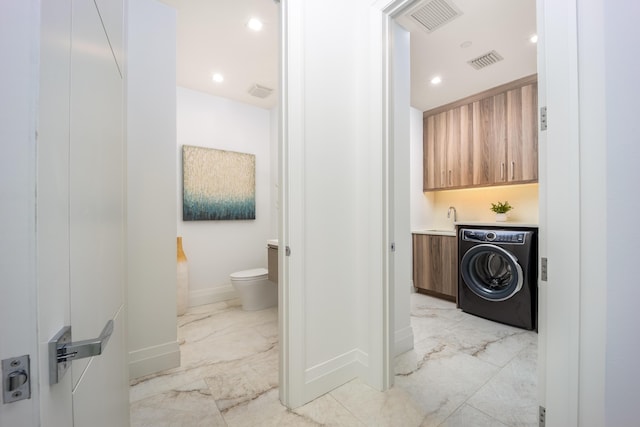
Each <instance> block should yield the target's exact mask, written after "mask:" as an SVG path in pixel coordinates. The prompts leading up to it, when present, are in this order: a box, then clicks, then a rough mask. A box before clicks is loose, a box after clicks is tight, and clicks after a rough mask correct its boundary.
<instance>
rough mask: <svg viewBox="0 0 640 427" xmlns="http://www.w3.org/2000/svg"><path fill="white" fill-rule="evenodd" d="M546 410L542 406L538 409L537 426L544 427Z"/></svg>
mask: <svg viewBox="0 0 640 427" xmlns="http://www.w3.org/2000/svg"><path fill="white" fill-rule="evenodd" d="M546 417H547V409H546V408H545V407H544V406H540V407H539V408H538V426H539V427H544V426H545V423H546Z"/></svg>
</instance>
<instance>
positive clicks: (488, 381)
mask: <svg viewBox="0 0 640 427" xmlns="http://www.w3.org/2000/svg"><path fill="white" fill-rule="evenodd" d="M411 324H412V327H413V332H414V338H415V340H414V341H415V345H414V348H413V349H412V350H410V351H408V352H406V353H404V354H402V355H400V356H398V357H397V358H396V360H395V373H396V376H395V385H394V387H393V388H391V389H390V390H387V391H386V392H380V391H377V390H374V389H373V388H371V387H369V386H368V385H366V384H365V383H364V382H362V381H361V380H358V379H356V380H352V381H350V382H348V383H347V384H344V385H342V386H341V387H338V388H337V389H335V390H333V391H332V392H330V393H328V394H325V395H324V396H321V397H319V398H318V399H316V400H314V401H312V402H310V403H308V404H306V405H304V406H302V407H300V408H297V409H295V410H290V409H287V408H286V407H284V406H283V405H282V404H281V403H280V401H279V396H278V365H279V361H278V312H277V308H271V309H266V310H259V311H254V312H245V311H243V310H242V307H241V305H240V303H239V301H238V300H232V301H227V302H221V303H216V304H209V305H206V306H200V307H193V308H191V309H189V310H188V312H187V313H186V314H185V315H183V316H180V317H179V319H178V339H179V342H180V349H181V358H182V361H181V362H182V363H181V366H180V367H178V368H175V369H170V370H167V371H163V372H159V373H157V374H154V375H149V376H147V377H144V378H139V379H136V380H134V381H132V382H131V387H130V402H131V425H132V427H142V426H154V427H165V426H167V427H168V426H187V427H188V426H250V427H254V426H278V427H279V426H296V427H298V426H336V427H351V426H353V427H364V426H366V427H368V426H393V427H395V426H402V427H405V426H406V427H411V426H416V427H418V426H422V427H431V426H434V427H435V426H445V427H455V426H461V427H462V426H464V427H467V426H469V427H476V426H477V427H483V426H496V427H501V426H529V425H531V426H533V425H534V424H535V423H537V399H536V380H537V375H536V362H537V360H536V348H537V335H536V334H535V333H534V332H530V331H524V330H521V329H517V328H512V327H510V326H506V325H502V324H499V323H495V322H490V321H487V320H485V319H481V318H478V317H476V316H472V315H469V314H468V313H464V312H462V311H461V310H459V309H457V308H456V306H455V304H454V303H452V302H449V301H444V300H440V299H437V298H433V297H429V296H426V295H422V294H412V295H411ZM535 425H537V424H535Z"/></svg>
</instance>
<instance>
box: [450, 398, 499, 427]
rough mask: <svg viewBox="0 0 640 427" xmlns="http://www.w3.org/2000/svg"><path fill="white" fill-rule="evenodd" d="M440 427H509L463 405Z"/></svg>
mask: <svg viewBox="0 0 640 427" xmlns="http://www.w3.org/2000/svg"><path fill="white" fill-rule="evenodd" d="M439 427H507V426H506V424H502V423H501V422H500V421H498V420H496V419H495V418H493V417H490V416H489V415H487V414H485V413H484V412H481V411H479V410H477V409H476V408H474V407H472V406H469V405H466V404H464V405H462V406H461V407H459V408H458V409H457V410H456V412H454V413H453V414H451V416H450V417H449V418H447V419H446V420H445V421H444V422H443V423H442V424H440V426H439Z"/></svg>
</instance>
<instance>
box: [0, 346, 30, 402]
mask: <svg viewBox="0 0 640 427" xmlns="http://www.w3.org/2000/svg"><path fill="white" fill-rule="evenodd" d="M29 365H30V358H29V355H28V354H25V355H23V356H19V357H11V358H9V359H4V360H3V361H2V401H3V402H4V403H12V402H17V401H18V400H22V399H30V398H31V369H30V366H29Z"/></svg>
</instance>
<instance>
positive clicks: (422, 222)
mask: <svg viewBox="0 0 640 427" xmlns="http://www.w3.org/2000/svg"><path fill="white" fill-rule="evenodd" d="M423 123H424V122H423V113H422V111H420V110H418V109H416V108H413V107H412V108H411V124H410V126H411V131H410V132H411V153H410V158H411V159H410V161H411V165H410V169H411V184H410V198H411V204H410V209H411V229H412V230H423V229H428V228H435V227H434V226H433V224H432V222H433V204H434V196H435V194H436V193H435V192H433V191H432V192H429V193H425V192H423V191H422V189H423V188H424V181H423V178H424V158H423V156H424V146H423V135H422V128H423Z"/></svg>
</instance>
